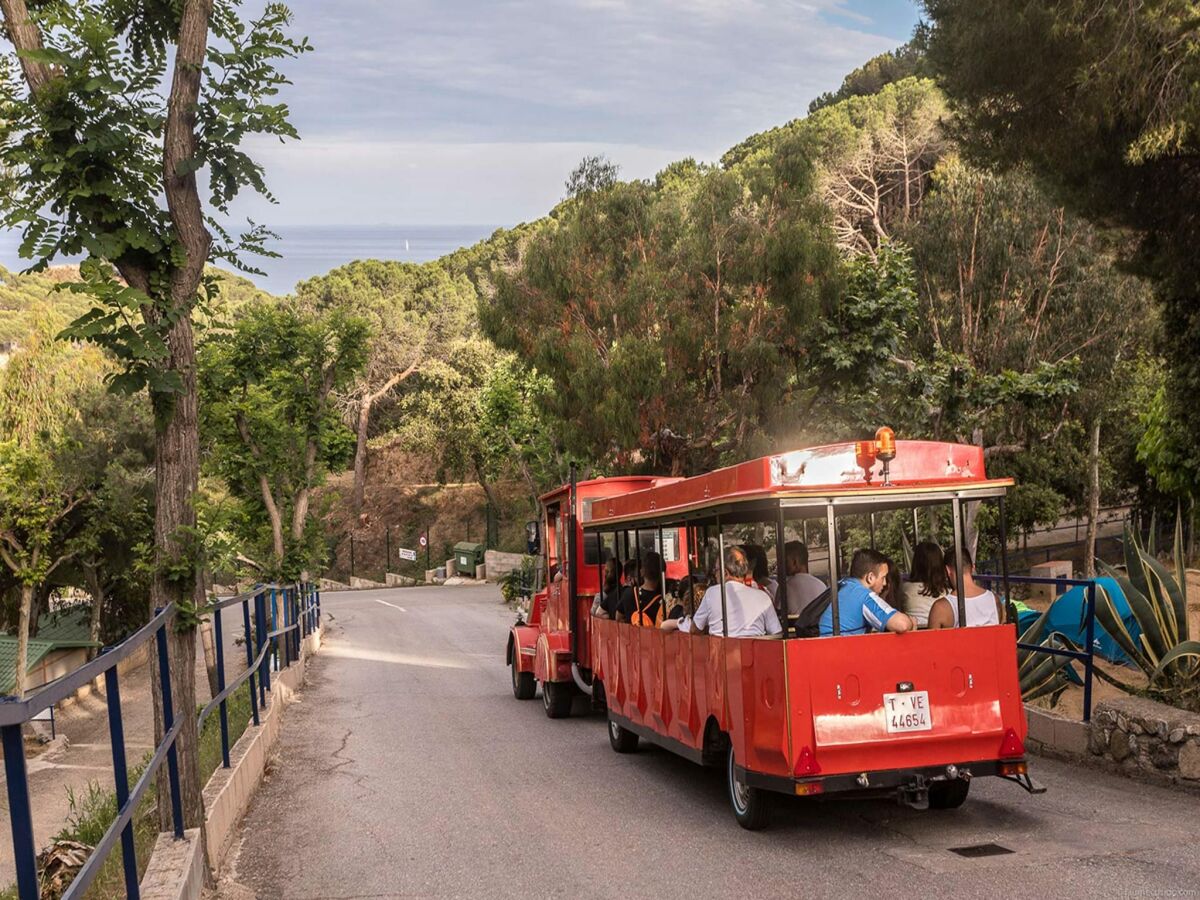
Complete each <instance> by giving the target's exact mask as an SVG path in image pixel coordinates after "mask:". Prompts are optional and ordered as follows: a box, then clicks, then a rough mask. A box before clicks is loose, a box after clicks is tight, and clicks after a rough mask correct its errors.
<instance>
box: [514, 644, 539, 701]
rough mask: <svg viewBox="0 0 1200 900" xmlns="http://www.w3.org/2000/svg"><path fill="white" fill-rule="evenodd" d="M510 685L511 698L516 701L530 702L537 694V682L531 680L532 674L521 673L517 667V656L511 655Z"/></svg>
mask: <svg viewBox="0 0 1200 900" xmlns="http://www.w3.org/2000/svg"><path fill="white" fill-rule="evenodd" d="M512 685H513V696H514V697H516V698H517V699H518V700H532V699H533V695H534V694H536V693H537V682H536V681H535V680H534V678H533V673H532V672H522V671H521V670H520V669H519V668H518V667H517V655H516V653H514V654H513V661H512Z"/></svg>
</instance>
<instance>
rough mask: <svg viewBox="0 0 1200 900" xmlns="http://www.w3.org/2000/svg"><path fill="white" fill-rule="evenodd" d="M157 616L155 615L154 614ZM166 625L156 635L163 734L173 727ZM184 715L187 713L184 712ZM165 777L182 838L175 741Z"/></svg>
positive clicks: (168, 758)
mask: <svg viewBox="0 0 1200 900" xmlns="http://www.w3.org/2000/svg"><path fill="white" fill-rule="evenodd" d="M156 615H157V613H156ZM167 624H168V620H166V619H164V620H163V623H162V625H160V626H159V629H158V634H157V635H156V637H157V638H158V678H159V682H160V687H161V688H162V705H163V734H169V733H170V731H171V729H172V728H174V727H175V709H174V701H173V700H172V698H171V666H170V664H169V662H168V660H167ZM184 714H185V715H186V714H187V711H186V710H184ZM167 775H168V780H169V781H170V782H171V816H172V818H173V819H174V820H175V837H176V838H177V839H180V838H182V837H183V795H182V794H181V793H180V789H179V753H178V752H177V750H176V747H175V741H174V740H172V741H171V746H170V749H168V750H167Z"/></svg>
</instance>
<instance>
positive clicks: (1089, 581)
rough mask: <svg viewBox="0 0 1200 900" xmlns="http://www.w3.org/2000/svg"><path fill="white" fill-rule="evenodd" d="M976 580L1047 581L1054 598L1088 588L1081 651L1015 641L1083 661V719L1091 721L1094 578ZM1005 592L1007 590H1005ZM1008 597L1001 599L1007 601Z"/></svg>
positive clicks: (985, 579) (987, 578) (990, 578)
mask: <svg viewBox="0 0 1200 900" xmlns="http://www.w3.org/2000/svg"><path fill="white" fill-rule="evenodd" d="M975 580H976V581H983V582H989V581H990V582H993V583H995V582H1003V583H1004V584H1005V585H1008V584H1048V585H1051V586H1053V587H1054V594H1055V597H1056V598H1057V597H1058V596H1059V595H1061V594H1062V593H1063V592H1064V591H1065V590H1066V589H1067V588H1073V587H1082V588H1086V589H1087V608H1086V611H1085V614H1084V615H1085V622H1084V636H1085V643H1086V646H1085V647H1084V648H1083V649H1082V650H1064V649H1061V648H1058V647H1044V646H1042V645H1040V644H1022V643H1021V642H1020V641H1018V642H1017V647H1018V648H1020V649H1021V650H1028V651H1030V652H1031V653H1046V654H1049V655H1051V656H1062V657H1066V658H1068V659H1073V660H1077V661H1079V662H1082V663H1083V673H1084V674H1083V721H1085V722H1090V721H1091V720H1092V672H1093V670H1094V668H1095V655H1096V653H1095V649H1096V581H1095V579H1093V578H1043V577H1037V576H1033V575H983V574H976V575H975ZM1005 593H1007V590H1006V591H1005ZM1009 599H1010V598H1009V597H1005V598H1004V602H1005V603H1006V604H1007V603H1008V601H1009Z"/></svg>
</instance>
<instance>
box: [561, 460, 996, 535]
mask: <svg viewBox="0 0 1200 900" xmlns="http://www.w3.org/2000/svg"><path fill="white" fill-rule="evenodd" d="M895 443H896V455H895V458H894V459H892V460H891V461H890V463H889V466H888V469H889V479H888V482H887V483H886V484H885V483H884V479H883V462H882V461H881V460H878V459H875V460H874V461H873V462H872V463H871V464H869V465H868V466H867V467H866V468H865V469H864V468H863V467H862V466H860V465H859V457H858V455H857V449H856V444H855V443H853V442H847V443H842V444H826V445H824V446H820V447H809V448H806V449H801V450H792V451H790V452H787V453H776V454H774V455H772V456H763V457H760V458H758V459H753V460H750V461H748V462H744V463H739V464H737V465H734V466H729V467H727V468H724V469H717V470H716V471H714V472H708V473H706V474H704V475H696V476H695V477H693V478H685V479H682V480H679V481H673V482H671V483H668V484H663V485H659V486H656V487H650V488H647V489H644V490H640V491H633V492H630V493H624V494H620V495H616V496H610V497H606V498H604V499H598V500H594V501H592V502H591V503H589V504H586V505H585V510H584V516H583V525H584V527H585V528H588V529H591V530H604V529H605V528H606V527H607V526H614V525H618V524H621V525H625V524H632V523H641V522H645V523H647V524H650V523H658V524H666V523H668V522H682V521H689V522H699V521H703V520H706V519H707V520H712V519H714V518H715V517H716V516H720V517H721V519H722V521H727V522H730V523H734V522H738V521H742V522H752V521H763V520H765V519H768V518H769V519H773V518H774V517H775V516H776V515H777V514H778V511H779V510H781V509H782V510H783V511H784V515H785V517H788V518H802V517H804V516H811V515H814V514H816V513H817V511H818V510H823V509H824V507H825V505H826V504H827V503H833V504H834V505H835V507H836V508H837V509H838V511H839V512H867V511H871V510H881V509H896V508H901V507H904V508H907V507H910V506H929V505H932V504H935V503H948V502H950V500H951V499H953V498H954V497H959V498H961V499H964V500H981V499H984V498H987V497H999V496H1003V495H1004V492H1005V490H1006V489H1007V488H1009V487H1011V486H1012V484H1013V481H1012V479H1011V478H994V479H989V478H988V477H987V474H986V472H985V469H984V461H983V448H981V447H977V446H974V445H973V444H951V443H943V442H939V441H896V442H895ZM768 514H770V515H768Z"/></svg>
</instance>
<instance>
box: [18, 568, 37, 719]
mask: <svg viewBox="0 0 1200 900" xmlns="http://www.w3.org/2000/svg"><path fill="white" fill-rule="evenodd" d="M32 609H33V585H31V584H24V583H22V584H21V610H20V613H19V614H18V616H17V668H16V672H15V673H14V676H15V677H14V687H13V693H14V694H15V695H16V696H17V697H18V698H20V697H24V696H25V678H26V672H25V670H26V669H27V668H29V613H30V611H31V610H32Z"/></svg>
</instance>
